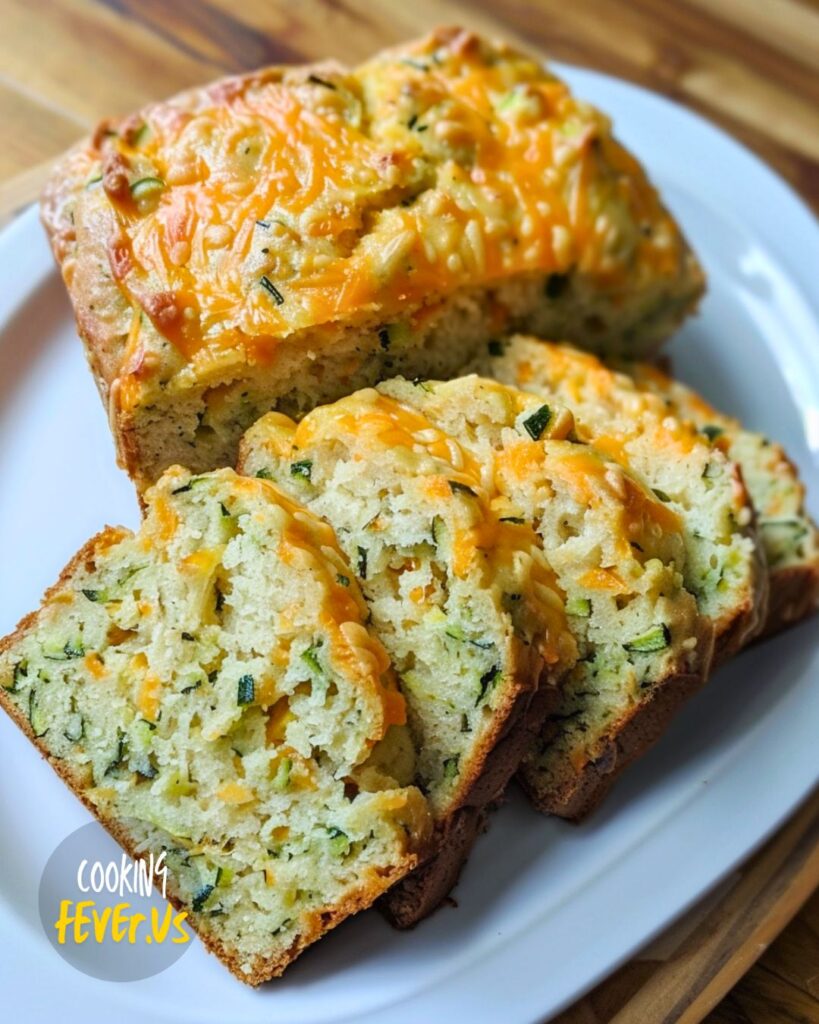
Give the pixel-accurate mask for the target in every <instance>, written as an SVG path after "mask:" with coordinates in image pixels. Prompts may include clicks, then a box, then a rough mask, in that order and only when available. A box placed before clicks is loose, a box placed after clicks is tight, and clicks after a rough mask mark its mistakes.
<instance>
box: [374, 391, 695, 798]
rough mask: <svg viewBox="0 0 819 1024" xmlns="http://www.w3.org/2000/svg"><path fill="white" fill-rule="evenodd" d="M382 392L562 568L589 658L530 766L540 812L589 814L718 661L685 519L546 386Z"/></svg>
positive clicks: (525, 770)
mask: <svg viewBox="0 0 819 1024" xmlns="http://www.w3.org/2000/svg"><path fill="white" fill-rule="evenodd" d="M379 390H380V391H382V392H383V393H385V394H389V395H390V396H392V397H393V398H396V399H398V400H399V401H401V402H402V403H404V404H405V405H410V406H412V407H414V408H417V409H419V410H420V411H421V412H423V414H424V416H426V417H427V418H428V419H429V420H431V421H432V422H433V423H434V424H435V425H436V427H438V428H440V429H442V430H445V431H446V432H447V433H449V434H451V435H452V436H454V437H456V438H457V439H458V441H459V443H460V444H461V445H463V447H464V448H466V449H467V450H468V451H469V452H470V454H471V455H473V457H475V458H476V459H477V460H479V461H480V463H481V465H482V467H483V469H484V477H485V478H487V479H488V480H491V481H492V482H493V484H494V487H495V489H496V490H497V493H498V498H497V499H496V506H497V508H498V510H499V511H500V512H502V514H503V515H504V517H513V518H515V519H518V520H522V521H525V522H526V523H529V524H531V525H532V526H533V527H534V529H535V530H536V531H537V533H538V535H539V537H540V540H541V542H542V545H543V549H544V552H545V554H546V557H547V559H548V561H549V563H550V564H551V565H552V567H553V568H554V570H555V572H556V573H557V575H558V581H559V583H560V586H561V588H562V589H563V590H564V591H565V593H566V597H567V601H566V609H567V612H568V613H569V622H570V625H571V628H572V631H573V633H574V635H575V638H576V640H577V643H578V649H579V651H580V658H579V660H578V662H577V664H576V665H575V667H574V669H573V670H572V671H571V672H570V673H569V675H568V677H567V678H566V680H564V683H563V687H562V698H561V702H560V704H559V706H558V707H557V708H556V709H555V710H554V712H553V713H552V714H551V715H550V716H549V717H548V719H547V721H546V723H545V725H544V729H543V730H542V732H541V735H540V736H539V737H538V739H537V740H536V741H535V743H534V744H533V747H532V749H531V751H530V753H529V755H528V756H527V757H526V758H525V759H524V761H523V764H522V766H521V771H520V774H519V777H520V779H521V781H522V783H523V785H524V787H525V788H526V790H527V791H528V793H529V795H530V796H531V798H532V800H533V802H534V803H535V805H536V806H537V807H538V808H539V809H540V810H542V811H544V812H546V813H553V814H559V815H561V816H563V817H569V818H578V817H581V816H582V815H584V814H586V813H588V812H589V811H590V810H591V809H592V808H593V807H594V806H595V805H596V804H597V803H599V801H600V800H601V799H602V798H603V797H604V796H605V794H606V793H607V792H608V790H609V789H610V788H611V786H612V784H613V783H614V781H615V779H616V777H617V775H618V774H619V772H620V771H621V770H622V769H623V768H624V767H625V766H626V765H627V764H628V763H630V762H631V761H632V760H633V759H634V758H635V757H637V756H638V755H639V754H640V753H642V752H643V751H644V750H645V749H646V748H647V747H648V746H649V745H650V744H651V743H652V742H653V741H654V740H655V739H656V738H657V737H658V735H659V734H660V732H661V731H662V728H663V726H664V725H665V724H666V722H667V721H668V719H669V718H670V716H671V715H672V714H673V713H674V711H675V710H677V708H679V706H680V705H681V704H682V702H683V701H684V699H685V698H686V697H687V696H688V695H689V694H690V693H691V692H693V690H694V689H696V688H697V687H698V686H699V685H700V684H701V683H702V682H703V681H704V679H705V677H706V674H707V671H708V667H709V664H710V660H711V654H712V644H713V629H712V627H711V624H710V622H709V621H708V619H707V618H706V617H705V616H703V615H701V614H700V612H699V611H698V608H697V602H696V599H695V598H694V596H693V595H692V594H690V593H689V592H688V591H687V590H686V589H685V587H684V584H683V572H684V569H685V560H686V550H685V542H684V538H683V535H682V525H681V521H680V518H679V516H678V515H677V514H676V513H675V512H674V511H672V510H671V509H669V508H668V507H667V506H666V505H665V504H663V502H661V501H660V500H659V499H658V498H657V497H655V495H654V494H652V492H651V491H650V490H648V488H647V487H645V486H644V485H643V484H642V483H641V482H640V481H639V480H637V479H636V478H635V477H634V476H633V475H631V474H630V473H629V472H628V471H627V470H624V469H623V468H622V467H621V466H619V465H618V464H617V463H616V462H614V461H613V460H611V459H610V458H608V457H606V456H605V455H602V454H600V453H599V452H597V451H595V450H594V448H593V447H592V446H589V445H586V444H581V443H578V442H577V441H575V440H572V439H571V438H572V437H573V436H574V433H573V429H572V428H573V421H572V417H571V416H570V415H567V414H566V413H565V412H561V411H560V410H559V409H558V408H557V407H555V406H554V405H552V406H545V405H543V404H542V401H541V399H539V398H537V397H535V396H534V395H531V394H527V393H524V392H522V391H519V390H517V389H515V388H511V387H507V386H505V385H503V384H499V383H497V382H495V381H490V380H486V379H482V378H480V377H474V376H472V377H465V378H462V379H459V380H454V381H449V382H447V383H434V382H431V381H425V382H423V384H420V385H419V384H415V385H413V384H411V383H408V382H406V381H400V380H394V381H388V382H385V383H384V384H382V385H380V386H379Z"/></svg>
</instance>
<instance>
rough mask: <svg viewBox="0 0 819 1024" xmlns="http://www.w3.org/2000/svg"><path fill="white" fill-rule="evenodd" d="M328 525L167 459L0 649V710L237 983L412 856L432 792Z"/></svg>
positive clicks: (284, 958)
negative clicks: (135, 505) (151, 873)
mask: <svg viewBox="0 0 819 1024" xmlns="http://www.w3.org/2000/svg"><path fill="white" fill-rule="evenodd" d="M365 617H366V607H365V605H364V602H363V599H362V597H361V594H360V592H359V590H358V587H357V585H356V582H355V579H354V577H353V574H352V572H351V570H350V569H349V566H348V564H347V561H346V560H345V559H344V557H343V556H342V554H341V552H340V551H339V548H338V545H337V544H336V541H335V539H334V537H333V533H332V530H331V529H330V527H328V526H327V524H325V523H322V522H321V521H320V520H318V519H317V518H316V517H315V516H314V515H312V514H311V513H309V512H307V511H306V510H304V509H302V508H300V507H298V506H297V505H296V504H294V503H293V502H291V501H290V500H289V499H287V498H286V497H285V496H284V495H283V494H281V493H280V492H279V491H277V490H276V488H274V487H273V485H272V484H269V483H266V482H265V481H262V480H247V479H245V478H242V477H239V476H237V475H236V474H235V473H234V472H233V471H232V470H221V471H218V472H214V473H211V474H208V475H206V476H201V477H192V476H191V475H190V474H189V473H188V472H186V471H184V470H181V469H171V470H169V471H168V472H167V473H166V474H165V475H164V476H163V477H162V478H161V480H160V481H159V483H158V484H157V485H156V486H155V487H154V488H152V489H151V490H150V491H149V492H148V494H147V515H146V518H145V520H144V522H143V524H142V526H141V527H140V530H139V532H138V533H137V534H132V533H130V532H129V531H127V530H122V529H110V528H109V529H106V530H104V531H103V532H102V533H100V534H99V535H98V536H96V537H95V538H94V539H93V540H91V541H89V543H88V544H86V546H85V547H84V548H83V549H82V550H81V551H80V552H79V554H78V555H77V556H76V557H75V558H74V559H73V561H72V562H71V563H70V564H69V565H68V566H67V567H66V569H65V570H64V572H63V574H62V575H61V577H60V579H59V580H58V582H57V583H56V584H55V586H54V587H52V588H51V590H49V591H48V593H47V594H46V596H45V598H44V600H43V603H42V605H41V607H40V609H39V611H37V612H34V613H33V614H31V615H29V616H27V617H26V618H25V619H23V621H22V622H21V623H20V625H19V626H18V627H17V630H16V631H15V632H14V633H13V634H12V635H11V636H9V637H6V638H5V639H4V640H3V641H2V642H0V703H2V705H3V706H4V708H5V709H6V711H8V712H9V714H10V715H11V716H12V718H13V719H14V720H15V721H16V722H17V723H18V724H19V725H20V727H21V728H22V729H23V730H24V731H25V732H26V733H27V734H28V736H29V737H30V738H31V739H33V740H34V742H35V743H36V745H37V746H38V747H39V748H40V750H41V751H42V753H43V754H45V756H46V757H47V758H48V759H49V761H50V762H51V764H52V766H53V767H54V768H55V770H56V771H57V772H58V774H59V775H60V776H61V777H62V778H63V779H64V781H66V782H67V783H68V785H69V786H70V787H71V788H72V789H73V790H74V791H75V793H76V794H77V795H78V796H79V797H80V799H81V800H82V801H83V803H85V804H86V806H87V807H88V808H89V809H90V810H91V811H92V812H93V813H94V814H95V815H97V817H98V818H99V819H100V821H101V822H102V823H103V825H105V827H106V828H107V829H108V830H109V831H110V832H111V833H112V834H113V835H114V836H115V837H116V838H117V839H118V840H119V842H120V843H121V844H122V845H123V846H124V847H125V849H126V850H127V851H129V852H130V853H131V855H132V856H136V855H138V854H139V853H141V852H142V851H153V852H154V853H156V854H157V855H158V854H159V852H160V851H163V850H164V851H165V853H166V858H167V865H168V869H169V871H168V890H169V897H170V899H171V901H172V902H173V903H174V905H176V906H177V907H179V908H181V909H185V910H186V911H187V913H188V920H189V921H190V923H191V924H192V925H193V927H194V928H195V929H196V931H197V932H198V933H199V935H200V937H201V938H202V940H203V942H204V943H205V944H206V946H207V947H208V948H209V949H210V950H211V951H212V952H214V953H215V954H216V955H217V956H218V957H219V958H220V959H221V960H223V961H224V963H225V964H226V965H227V966H228V967H229V968H230V970H231V971H232V972H233V973H234V974H235V975H236V976H237V977H238V978H240V979H241V980H242V981H245V982H248V983H250V984H258V983H259V982H262V981H265V980H266V979H268V978H271V977H273V976H274V975H278V974H281V972H282V971H283V970H284V969H285V968H286V967H287V965H288V964H289V963H290V962H291V961H292V960H294V959H295V957H297V956H298V955H299V953H300V952H301V951H302V950H303V949H304V948H305V947H306V946H308V945H309V944H310V943H312V942H314V941H315V940H316V939H318V938H319V937H320V936H321V935H322V934H323V933H324V932H326V931H327V930H328V929H330V928H332V927H334V926H335V925H336V924H338V923H339V922H340V921H341V920H343V919H344V918H345V917H347V916H348V915H349V914H352V913H355V912H356V911H358V910H360V909H362V908H364V907H366V906H368V905H369V904H371V903H372V902H373V900H375V899H376V897H378V896H380V895H381V893H383V892H384V891H385V890H386V889H387V888H388V887H389V886H390V885H391V884H392V883H393V882H394V881H396V880H397V879H399V878H401V877H402V876H403V875H404V874H406V873H407V872H408V871H410V870H411V869H412V868H414V867H415V865H416V864H418V863H419V860H421V859H422V857H423V855H424V852H425V850H426V846H427V843H428V841H429V838H430V834H431V827H430V815H429V811H428V808H427V803H426V800H425V799H424V797H423V796H422V794H421V793H420V791H419V790H418V789H417V788H415V787H414V786H412V785H408V782H409V781H410V780H411V779H412V777H413V774H414V767H413V761H414V752H413V748H412V742H411V740H410V738H409V734H408V732H407V730H406V727H405V726H404V725H403V724H402V723H403V722H404V720H405V706H404V700H403V698H402V696H401V694H400V692H399V691H398V690H397V689H396V687H395V680H394V676H393V674H392V672H391V669H390V667H389V659H388V657H387V655H386V652H385V651H384V648H383V647H382V645H381V644H380V643H379V642H378V640H377V639H376V638H375V636H374V635H373V634H372V632H371V631H370V630H369V629H368V628H367V626H366V625H365Z"/></svg>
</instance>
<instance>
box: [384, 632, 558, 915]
mask: <svg viewBox="0 0 819 1024" xmlns="http://www.w3.org/2000/svg"><path fill="white" fill-rule="evenodd" d="M536 662H539V658H537V656H536V655H534V652H532V651H531V649H530V650H529V651H528V652H527V657H526V659H521V663H520V664H519V665H518V675H519V677H520V678H521V681H522V682H523V683H525V682H526V678H527V676H528V678H529V679H533V678H535V671H536V668H535V664H536ZM559 697H560V691H559V687H557V686H555V685H554V683H553V682H552V681H551V680H549V679H548V673H546V672H544V678H543V681H542V682H541V685H540V686H539V687H538V689H537V691H536V692H535V694H534V696H533V695H532V691H531V684H530V686H529V687H528V688H527V689H526V690H521V691H519V694H518V697H517V699H516V701H515V706H514V710H513V711H512V713H511V714H510V715H509V716H508V717H507V719H506V725H505V728H504V731H503V733H502V735H501V737H500V738H499V740H498V741H497V743H496V744H495V746H494V747H493V749H492V752H491V753H490V754H489V755H488V757H487V758H486V760H485V761H484V766H483V771H482V772H481V774H480V776H479V777H478V778H477V779H476V781H475V783H474V784H473V786H472V787H471V789H470V791H469V793H468V795H467V798H466V800H465V802H464V804H463V805H462V806H461V807H459V808H458V809H457V810H456V811H455V812H454V813H453V814H451V815H450V816H449V817H448V818H446V819H445V820H444V821H443V822H441V823H440V824H439V825H438V827H437V828H436V835H435V838H434V840H433V845H434V849H435V850H436V852H435V853H434V854H433V856H432V857H430V858H429V860H427V861H425V862H424V863H423V864H422V865H421V866H420V867H418V868H416V869H415V870H414V871H413V872H411V873H410V874H409V875H407V876H405V877H404V878H403V879H402V880H401V881H400V882H398V883H397V885H394V886H393V887H392V889H390V891H389V892H388V893H386V894H385V895H384V896H382V898H381V899H380V900H379V903H378V905H379V909H380V910H381V911H382V912H383V913H384V915H385V916H386V917H387V919H388V920H389V921H390V923H391V924H393V925H394V926H395V927H396V928H412V927H413V926H414V925H416V924H418V922H419V921H421V920H423V919H424V918H425V917H427V916H428V915H429V914H431V913H432V912H433V911H434V910H436V909H437V908H438V907H439V906H440V905H441V903H442V902H443V901H444V900H445V899H446V897H447V895H448V894H449V893H450V891H451V890H452V889H453V888H454V886H455V884H456V883H457V881H458V878H459V876H460V873H461V870H462V868H463V866H464V864H465V862H466V859H467V857H468V856H469V852H470V850H471V849H472V845H473V843H474V842H475V840H476V839H477V837H478V836H479V835H480V833H481V832H482V831H484V829H485V827H486V819H487V810H488V808H489V807H490V806H491V805H492V804H494V803H496V802H498V801H499V800H500V799H501V797H502V796H503V792H504V790H505V789H506V786H507V785H508V783H509V780H510V779H511V778H512V776H513V775H514V773H515V771H516V770H517V768H518V765H519V764H520V762H521V760H522V759H523V756H524V754H525V753H526V751H527V750H529V749H530V747H531V745H532V743H533V742H534V740H535V738H536V737H537V735H538V734H539V733H540V730H541V728H542V726H543V723H544V721H545V719H546V717H547V716H548V715H549V714H551V713H552V712H553V711H555V710H556V708H557V705H558V703H559Z"/></svg>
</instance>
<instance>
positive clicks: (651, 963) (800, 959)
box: [0, 0, 819, 1024]
mask: <svg viewBox="0 0 819 1024" xmlns="http://www.w3.org/2000/svg"><path fill="white" fill-rule="evenodd" d="M441 23H465V24H468V25H470V26H471V27H474V28H476V29H478V30H481V31H487V32H490V33H493V34H499V35H503V36H505V37H507V38H508V39H510V40H511V41H513V42H518V43H520V44H522V45H524V46H526V47H528V48H529V49H535V50H539V51H541V52H543V53H544V54H546V55H548V56H551V57H553V58H555V59H559V60H564V61H568V62H571V63H575V64H580V65H586V66H590V67H594V68H597V69H599V70H602V71H606V72H609V73H612V74H615V75H618V76H620V77H622V78H625V79H628V80H630V81H633V82H636V83H638V84H641V85H644V86H647V87H649V88H651V89H654V90H657V91H659V92H662V93H665V94H666V95H667V96H670V97H672V98H673V99H675V100H677V101H679V102H681V103H684V104H686V105H687V106H689V107H691V108H692V109H694V110H696V111H698V112H700V113H701V114H703V115H704V116H706V117H707V118H709V119H711V120H712V121H714V122H715V123H717V124H719V125H721V126H722V127H723V128H725V129H726V130H727V131H729V132H730V133H731V134H732V135H734V136H735V137H736V138H737V139H739V140H740V141H741V142H744V143H745V144H746V145H748V146H749V147H750V148H751V149H753V150H754V151H755V152H756V153H758V154H759V155H760V156H761V157H762V158H763V159H764V160H767V161H768V162H769V163H770V164H772V165H773V166H774V167H775V168H777V169H778V170H779V171H780V173H781V174H783V175H784V176H785V178H787V179H788V180H789V181H790V182H791V183H792V184H793V185H794V187H795V188H796V189H797V190H798V191H799V192H801V194H802V195H803V196H804V198H805V199H806V200H807V201H808V202H809V203H811V204H812V205H813V207H814V208H815V209H817V210H819V2H817V0H537V2H536V0H505V2H500V0H412V2H410V3H408V2H406V0H380V2H372V0H370V2H367V0H323V2H315V0H302V2H300V3H296V4H294V3H292V2H287V3H285V2H273V0H243V2H242V3H237V2H236V0H174V2H168V0H35V2H32V0H0V26H2V31H0V125H2V127H3V129H4V138H5V145H4V146H3V148H2V150H1V151H0V220H1V219H2V216H3V213H4V212H5V211H11V210H13V209H16V208H19V207H22V206H23V205H25V204H26V203H27V202H29V201H30V200H31V199H33V198H34V197H35V196H36V194H37V192H38V191H39V189H40V186H41V184H42V181H43V178H44V176H45V174H46V173H47V170H48V167H49V165H50V162H51V160H52V159H53V158H54V157H55V156H56V155H57V154H58V153H59V152H61V151H62V150H63V149H64V148H66V146H68V145H69V144H70V143H71V142H73V141H74V140H75V139H76V138H78V137H80V136H81V135H82V134H83V133H85V132H86V131H88V130H89V129H90V128H91V127H92V126H93V125H94V124H95V122H96V121H97V120H99V119H101V118H102V117H104V116H106V115H110V114H122V113H125V112H127V111H129V110H131V109H134V108H136V107H138V106H140V105H142V104H143V103H145V102H148V101H149V100H152V99H158V98H160V97H163V96H167V95H169V94H171V93H173V92H176V91H178V90H179V89H182V88H185V87H187V86H190V85H193V84H196V83H199V82H202V81H206V80H207V79H210V78H213V77H215V76H217V75H220V74H224V73H229V72H234V71H240V70H245V69H248V68H252V67H255V66H258V65H261V64H265V63H278V62H286V61H301V60H307V59H310V60H312V59H316V58H322V57H328V56H338V57H340V58H341V59H343V60H345V61H347V62H355V61H357V60H359V59H361V58H363V57H366V56H367V55H368V54H370V53H372V52H373V51H374V50H376V49H377V48H379V47H381V46H384V45H389V44H391V43H395V42H398V41H400V40H401V39H405V38H407V37H410V36H413V35H417V34H419V33H422V32H424V31H426V30H428V29H430V28H432V27H433V26H435V25H438V24H441ZM659 141H660V142H661V141H662V140H659ZM715 173H719V168H715ZM818 851H819V795H817V796H816V797H815V798H814V799H813V801H812V802H810V803H809V804H808V805H806V807H805V808H804V809H803V810H802V811H801V812H800V814H799V815H797V816H796V817H795V818H794V819H793V821H791V822H790V823H789V824H788V825H787V827H786V828H785V829H784V830H783V831H782V832H781V833H780V834H779V835H778V836H777V837H775V839H774V840H772V841H771V843H770V844H769V845H768V846H767V847H766V848H765V849H764V850H763V851H762V852H760V853H759V854H757V856H756V857H755V858H754V859H753V860H752V861H751V863H750V864H749V865H747V866H746V867H745V868H744V869H743V870H742V872H741V873H740V875H739V876H738V878H737V879H735V880H734V884H733V885H732V886H730V887H729V888H728V889H727V890H726V891H725V892H724V893H722V894H721V895H720V897H719V899H716V900H712V902H711V903H709V904H708V905H707V906H705V907H704V908H702V907H701V908H699V911H698V913H697V914H696V915H695V916H689V917H688V918H687V919H686V921H685V922H684V923H683V925H681V926H678V927H677V928H676V929H674V930H673V931H672V933H670V935H669V936H667V937H666V940H665V943H664V944H660V946H657V945H655V946H653V947H652V948H651V949H649V950H647V951H646V952H645V953H644V954H643V956H642V958H638V959H636V960H634V961H632V962H631V963H630V964H627V965H626V966H625V967H623V968H622V969H621V970H620V971H618V972H617V973H616V974H615V975H614V976H613V977H612V978H610V979H609V980H608V981H607V982H606V983H604V984H603V985H601V986H600V987H599V988H598V989H597V990H596V991H595V992H593V993H591V994H590V995H589V996H588V997H587V998H586V999H584V1000H582V1001H581V1002H580V1003H579V1004H578V1005H576V1006H575V1007H573V1008H572V1009H571V1010H570V1011H568V1012H567V1013H566V1014H564V1015H563V1017H561V1018H560V1021H561V1024H615V1022H616V1024H660V1022H663V1024H671V1022H678V1024H694V1022H695V1021H700V1020H703V1019H705V1020H707V1022H708V1024H780V1022H793V1021H799V1022H809V1024H817V1022H819V895H816V896H814V897H813V898H812V899H809V900H808V902H806V903H804V906H803V907H802V909H801V911H800V912H799V913H798V915H797V916H796V917H795V918H794V920H793V921H792V923H791V925H790V927H788V928H786V929H785V931H784V932H782V934H781V935H780V936H779V938H777V939H775V936H776V935H777V934H778V933H779V932H780V930H781V929H782V928H783V927H784V926H785V925H786V924H787V922H788V920H790V918H791V917H792V916H793V915H794V914H795V913H796V911H797V910H798V908H799V906H800V904H801V903H803V901H804V900H805V899H806V897H808V895H809V893H810V892H811V891H812V890H814V889H815V888H816V886H817V884H818V883H819V852H818ZM680 936H682V937H680ZM774 940H775V941H774ZM669 944H672V945H673V949H672V951H671V952H670V953H669V952H668V949H667V948H665V947H668V946H669ZM661 947H663V951H662V954H661V955H660V953H659V952H658V951H659V950H660V949H661ZM760 954H761V958H760V959H759V960H758V963H757V964H756V966H755V967H752V968H751V969H750V970H749V971H748V973H747V974H745V976H744V977H742V979H741V980H739V981H738V984H736V985H735V987H734V988H733V990H732V991H731V992H730V994H729V995H727V996H726V997H725V998H724V999H723V1000H722V1002H718V1001H719V999H720V997H721V996H723V995H724V994H725V992H726V991H727V990H728V989H729V988H730V986H731V985H732V984H734V983H735V982H737V980H738V979H739V978H740V976H741V975H742V973H743V972H744V971H746V970H747V968H748V967H749V966H750V965H751V964H752V963H753V962H754V961H755V960H756V959H757V958H758V957H760ZM717 1004H718V1005H717Z"/></svg>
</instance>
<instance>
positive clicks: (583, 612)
mask: <svg viewBox="0 0 819 1024" xmlns="http://www.w3.org/2000/svg"><path fill="white" fill-rule="evenodd" d="M566 614H567V615H577V616H578V617H579V618H583V619H587V618H588V617H589V616H590V615H591V601H590V600H589V598H588V597H571V598H569V600H568V601H567V602H566Z"/></svg>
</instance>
